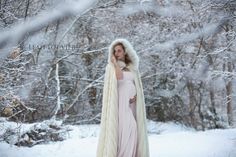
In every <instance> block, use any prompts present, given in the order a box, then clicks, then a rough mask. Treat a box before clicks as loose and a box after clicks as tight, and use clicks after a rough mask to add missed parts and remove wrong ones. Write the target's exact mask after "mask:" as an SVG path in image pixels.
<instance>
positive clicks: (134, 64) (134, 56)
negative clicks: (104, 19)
mask: <svg viewBox="0 0 236 157" xmlns="http://www.w3.org/2000/svg"><path fill="white" fill-rule="evenodd" d="M117 43H122V44H123V45H124V47H125V52H126V53H127V54H128V56H129V58H130V59H131V61H132V63H131V65H129V66H128V67H131V68H134V69H138V66H139V58H138V55H137V53H136V51H135V50H134V48H133V46H132V45H131V44H130V42H129V41H128V40H126V39H116V40H114V41H113V42H112V43H111V45H110V46H109V54H108V63H111V56H112V54H113V52H114V45H116V44H117Z"/></svg>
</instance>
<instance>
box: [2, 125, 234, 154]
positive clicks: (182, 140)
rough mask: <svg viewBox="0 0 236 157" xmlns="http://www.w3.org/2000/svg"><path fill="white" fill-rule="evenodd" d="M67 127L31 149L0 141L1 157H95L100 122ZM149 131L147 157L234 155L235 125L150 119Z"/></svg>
mask: <svg viewBox="0 0 236 157" xmlns="http://www.w3.org/2000/svg"><path fill="white" fill-rule="evenodd" d="M9 125H10V126H11V127H16V125H17V124H15V123H9V124H6V123H4V125H3V123H1V124H0V127H1V131H0V135H1V133H2V132H3V131H4V128H6V127H7V126H8V127H9ZM31 126H32V124H31V125H29V124H23V126H22V127H23V128H25V129H24V130H27V129H29V128H30V127H31ZM68 127H69V128H71V129H73V130H72V131H70V132H68V135H67V140H64V141H61V142H51V143H49V144H40V145H36V146H34V147H31V148H28V147H17V146H14V145H10V144H7V143H5V142H0V157H65V156H69V157H96V147H97V141H98V134H99V125H81V126H68ZM24 130H23V131H24ZM148 132H149V136H148V137H149V145H150V157H236V128H235V129H225V130H223V129H216V130H209V131H195V130H194V129H191V128H187V127H184V126H183V125H180V124H175V123H156V122H153V121H149V122H148Z"/></svg>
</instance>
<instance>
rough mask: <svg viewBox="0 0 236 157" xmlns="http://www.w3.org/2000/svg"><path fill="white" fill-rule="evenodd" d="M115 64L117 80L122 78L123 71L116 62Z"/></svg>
mask: <svg viewBox="0 0 236 157" xmlns="http://www.w3.org/2000/svg"><path fill="white" fill-rule="evenodd" d="M114 66H115V72H116V78H117V80H122V79H123V72H122V70H121V69H120V67H119V65H118V64H117V63H115V64H114Z"/></svg>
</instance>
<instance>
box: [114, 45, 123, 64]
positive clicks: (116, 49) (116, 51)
mask: <svg viewBox="0 0 236 157" xmlns="http://www.w3.org/2000/svg"><path fill="white" fill-rule="evenodd" d="M114 55H115V57H116V59H117V60H125V51H124V49H123V47H122V46H121V45H117V46H115V47H114Z"/></svg>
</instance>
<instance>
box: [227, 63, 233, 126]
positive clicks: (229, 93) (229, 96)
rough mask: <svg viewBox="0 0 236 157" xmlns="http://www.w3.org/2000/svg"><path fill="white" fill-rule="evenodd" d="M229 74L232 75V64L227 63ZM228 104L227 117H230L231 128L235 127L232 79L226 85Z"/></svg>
mask: <svg viewBox="0 0 236 157" xmlns="http://www.w3.org/2000/svg"><path fill="white" fill-rule="evenodd" d="M227 68H228V72H229V73H232V63H231V62H228V63H227ZM226 100H227V102H226V104H227V117H228V124H229V125H230V126H232V125H233V109H232V81H231V79H230V80H229V82H228V83H227V84H226Z"/></svg>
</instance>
